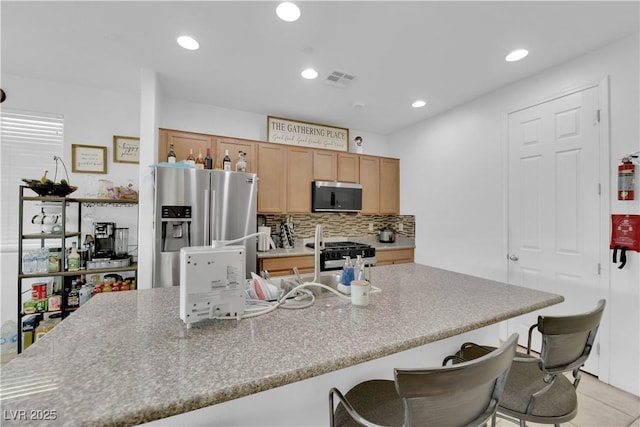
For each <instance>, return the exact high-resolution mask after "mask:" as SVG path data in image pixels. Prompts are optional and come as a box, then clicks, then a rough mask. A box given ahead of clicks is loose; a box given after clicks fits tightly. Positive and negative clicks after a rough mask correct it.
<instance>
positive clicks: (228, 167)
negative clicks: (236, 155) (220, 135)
mask: <svg viewBox="0 0 640 427" xmlns="http://www.w3.org/2000/svg"><path fill="white" fill-rule="evenodd" d="M222 168H223V169H224V170H226V171H230V170H231V157H229V150H224V159H222Z"/></svg>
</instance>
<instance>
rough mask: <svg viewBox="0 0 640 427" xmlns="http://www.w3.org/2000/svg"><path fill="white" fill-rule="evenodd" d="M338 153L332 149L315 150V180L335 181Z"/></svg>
mask: <svg viewBox="0 0 640 427" xmlns="http://www.w3.org/2000/svg"><path fill="white" fill-rule="evenodd" d="M336 154H337V153H335V152H331V151H317V150H314V151H313V180H314V181H335V180H336V178H337V173H336Z"/></svg>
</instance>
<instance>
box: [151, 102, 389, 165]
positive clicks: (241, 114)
mask: <svg viewBox="0 0 640 427" xmlns="http://www.w3.org/2000/svg"><path fill="white" fill-rule="evenodd" d="M289 118H291V119H294V120H295V117H289ZM325 124H327V125H331V123H325ZM160 127H162V128H166V129H176V130H184V131H191V132H200V133H206V134H212V135H224V136H230V137H235V138H245V139H253V140H257V141H266V140H267V116H266V115H263V114H255V113H248V112H245V111H238V110H230V109H228V108H222V107H217V106H215V105H208V104H198V103H194V102H188V101H184V100H178V99H166V100H165V101H164V102H163V104H162V113H161V115H160ZM358 135H360V136H362V138H363V140H364V141H365V144H364V145H365V149H364V153H365V154H372V155H374V156H390V157H397V156H395V155H394V154H393V153H390V152H389V151H388V140H387V137H386V136H385V135H380V134H376V133H372V132H367V131H362V130H358V129H349V140H350V141H349V150H350V151H355V146H354V143H353V139H354V138H355V137H356V136H358Z"/></svg>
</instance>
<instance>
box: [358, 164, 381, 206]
mask: <svg viewBox="0 0 640 427" xmlns="http://www.w3.org/2000/svg"><path fill="white" fill-rule="evenodd" d="M360 184H362V211H361V212H362V213H363V214H377V213H379V212H380V158H379V157H373V156H360Z"/></svg>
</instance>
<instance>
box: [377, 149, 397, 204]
mask: <svg viewBox="0 0 640 427" xmlns="http://www.w3.org/2000/svg"><path fill="white" fill-rule="evenodd" d="M380 213H381V214H391V215H398V214H400V160H398V159H390V158H387V157H381V158H380Z"/></svg>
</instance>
